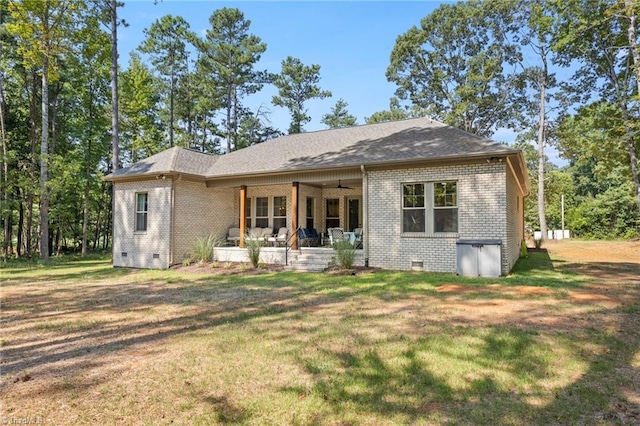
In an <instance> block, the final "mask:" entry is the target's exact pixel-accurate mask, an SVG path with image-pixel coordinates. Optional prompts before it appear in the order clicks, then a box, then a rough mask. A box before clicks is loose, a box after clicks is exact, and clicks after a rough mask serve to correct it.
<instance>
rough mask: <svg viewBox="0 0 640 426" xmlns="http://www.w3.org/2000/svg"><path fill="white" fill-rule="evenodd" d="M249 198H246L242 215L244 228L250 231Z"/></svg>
mask: <svg viewBox="0 0 640 426" xmlns="http://www.w3.org/2000/svg"><path fill="white" fill-rule="evenodd" d="M251 201H252V199H251V198H247V200H246V202H245V203H244V215H245V222H244V224H245V225H244V226H245V227H246V229H250V228H251Z"/></svg>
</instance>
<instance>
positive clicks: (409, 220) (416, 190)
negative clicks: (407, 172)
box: [402, 183, 426, 232]
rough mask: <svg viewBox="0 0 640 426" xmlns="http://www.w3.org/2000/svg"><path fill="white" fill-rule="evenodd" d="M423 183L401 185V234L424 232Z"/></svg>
mask: <svg viewBox="0 0 640 426" xmlns="http://www.w3.org/2000/svg"><path fill="white" fill-rule="evenodd" d="M424 187H425V184H424V183H405V184H404V185H402V232H425V231H426V222H425V204H424Z"/></svg>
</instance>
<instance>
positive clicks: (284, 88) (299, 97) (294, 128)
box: [272, 56, 331, 134]
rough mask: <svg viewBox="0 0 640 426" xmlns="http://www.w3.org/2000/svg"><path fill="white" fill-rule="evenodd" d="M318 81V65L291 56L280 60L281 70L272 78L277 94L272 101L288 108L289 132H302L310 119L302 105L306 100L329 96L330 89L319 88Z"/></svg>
mask: <svg viewBox="0 0 640 426" xmlns="http://www.w3.org/2000/svg"><path fill="white" fill-rule="evenodd" d="M319 82H320V65H317V64H313V65H311V66H305V65H304V64H303V63H302V62H301V61H300V59H298V58H294V57H291V56H288V57H287V59H285V60H283V61H282V71H281V72H280V74H278V75H276V76H275V77H274V79H273V84H274V85H275V86H276V88H277V89H278V95H276V96H274V97H273V99H272V102H273V104H274V105H276V106H281V107H285V108H287V109H288V110H289V112H290V114H291V124H290V125H289V134H293V133H300V132H302V131H303V126H304V125H305V124H306V123H308V122H309V121H311V117H310V116H309V115H307V112H308V110H307V109H306V108H305V107H304V103H305V102H306V101H308V100H311V99H324V98H328V97H331V92H330V91H328V90H322V89H320V86H318V83H319Z"/></svg>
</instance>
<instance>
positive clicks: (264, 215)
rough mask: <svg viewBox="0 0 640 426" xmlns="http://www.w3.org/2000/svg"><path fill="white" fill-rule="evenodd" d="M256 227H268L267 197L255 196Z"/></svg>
mask: <svg viewBox="0 0 640 426" xmlns="http://www.w3.org/2000/svg"><path fill="white" fill-rule="evenodd" d="M256 227H257V228H268V227H269V197H256Z"/></svg>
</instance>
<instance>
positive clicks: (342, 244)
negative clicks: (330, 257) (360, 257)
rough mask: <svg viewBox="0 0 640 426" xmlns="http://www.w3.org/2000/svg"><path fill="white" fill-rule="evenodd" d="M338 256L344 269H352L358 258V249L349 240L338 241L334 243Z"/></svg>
mask: <svg viewBox="0 0 640 426" xmlns="http://www.w3.org/2000/svg"><path fill="white" fill-rule="evenodd" d="M333 249H334V250H335V251H336V257H337V258H338V264H339V265H340V267H341V268H343V269H351V267H352V266H353V262H354V261H355V259H356V249H355V248H354V247H353V246H352V245H351V243H350V242H349V241H347V240H342V241H337V242H336V243H335V244H334V245H333Z"/></svg>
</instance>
